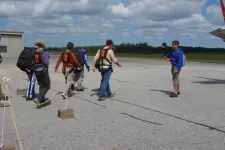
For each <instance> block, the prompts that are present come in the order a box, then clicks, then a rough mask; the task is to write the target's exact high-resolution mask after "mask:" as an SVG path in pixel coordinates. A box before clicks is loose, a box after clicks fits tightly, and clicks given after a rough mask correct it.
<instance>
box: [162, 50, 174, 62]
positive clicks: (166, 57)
mask: <svg viewBox="0 0 225 150" xmlns="http://www.w3.org/2000/svg"><path fill="white" fill-rule="evenodd" d="M163 55H164V58H165V59H166V60H168V61H171V60H172V55H173V53H172V52H170V51H164V52H163Z"/></svg>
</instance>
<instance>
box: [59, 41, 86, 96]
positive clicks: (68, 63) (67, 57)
mask: <svg viewBox="0 0 225 150" xmlns="http://www.w3.org/2000/svg"><path fill="white" fill-rule="evenodd" d="M72 49H73V43H72V42H68V44H67V49H66V50H65V51H63V52H62V53H61V54H60V56H59V59H58V61H57V63H56V66H55V72H57V70H58V67H59V65H60V63H61V62H63V68H62V73H63V74H64V76H65V80H66V88H65V91H64V93H63V94H62V95H61V96H62V97H63V98H64V99H66V98H68V95H70V94H71V86H72V85H73V84H74V80H73V78H74V66H75V64H76V65H77V69H78V70H82V66H81V64H80V63H79V62H78V61H77V59H76V56H75V54H74V53H73V52H72Z"/></svg>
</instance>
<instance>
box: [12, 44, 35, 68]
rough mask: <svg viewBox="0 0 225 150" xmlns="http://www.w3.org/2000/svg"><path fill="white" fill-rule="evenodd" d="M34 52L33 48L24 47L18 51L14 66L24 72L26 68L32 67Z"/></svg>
mask: <svg viewBox="0 0 225 150" xmlns="http://www.w3.org/2000/svg"><path fill="white" fill-rule="evenodd" d="M34 53H35V49H34V48H25V49H24V50H23V51H22V52H21V53H20V55H19V58H18V61H17V64H16V66H17V67H18V68H19V69H20V70H22V71H24V72H25V71H26V69H32V68H33V67H34V64H33V61H34Z"/></svg>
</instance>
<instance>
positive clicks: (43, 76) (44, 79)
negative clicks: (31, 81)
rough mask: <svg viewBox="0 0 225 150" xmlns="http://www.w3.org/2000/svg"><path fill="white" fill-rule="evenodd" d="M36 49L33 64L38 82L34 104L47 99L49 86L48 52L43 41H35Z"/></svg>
mask: <svg viewBox="0 0 225 150" xmlns="http://www.w3.org/2000/svg"><path fill="white" fill-rule="evenodd" d="M36 48H37V49H36V51H35V53H34V64H35V75H36V78H37V81H38V84H39V94H38V97H37V98H36V99H34V100H33V101H34V102H35V103H36V104H41V103H44V102H46V101H47V100H48V99H46V98H45V95H46V94H47V92H48V90H49V89H50V86H51V81H50V77H49V72H48V68H49V53H48V51H45V42H44V41H43V40H38V41H37V42H36Z"/></svg>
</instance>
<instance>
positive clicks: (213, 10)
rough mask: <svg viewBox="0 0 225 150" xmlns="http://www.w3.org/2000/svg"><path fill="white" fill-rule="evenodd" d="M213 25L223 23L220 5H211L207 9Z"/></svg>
mask: <svg viewBox="0 0 225 150" xmlns="http://www.w3.org/2000/svg"><path fill="white" fill-rule="evenodd" d="M206 11H207V13H208V15H209V17H210V21H211V22H212V24H213V25H223V24H224V19H223V15H222V10H221V7H220V6H216V5H211V6H209V7H208V8H207V9H206Z"/></svg>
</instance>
